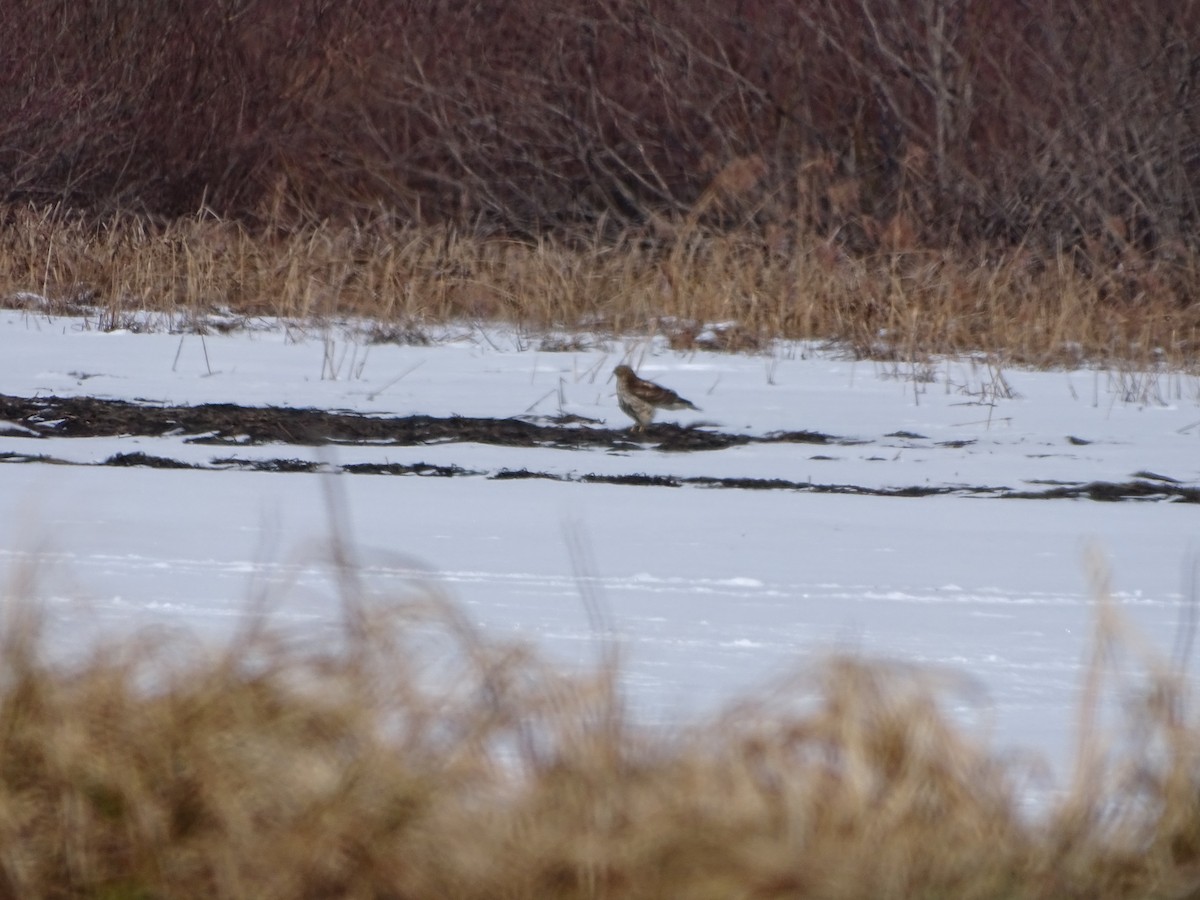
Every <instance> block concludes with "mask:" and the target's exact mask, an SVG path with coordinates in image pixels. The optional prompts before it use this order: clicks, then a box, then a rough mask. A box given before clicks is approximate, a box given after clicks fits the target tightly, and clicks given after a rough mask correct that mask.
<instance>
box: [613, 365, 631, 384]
mask: <svg viewBox="0 0 1200 900" xmlns="http://www.w3.org/2000/svg"><path fill="white" fill-rule="evenodd" d="M613 374H614V375H616V376H617V380H618V381H625V380H626V379H628V378H634V377H636V376H635V375H634V374H633V369H631V368H629V366H626V365H620V366H617V367H616V368H615V369H613Z"/></svg>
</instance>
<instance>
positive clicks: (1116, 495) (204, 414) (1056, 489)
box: [0, 395, 1200, 503]
mask: <svg viewBox="0 0 1200 900" xmlns="http://www.w3.org/2000/svg"><path fill="white" fill-rule="evenodd" d="M0 426H3V427H2V428H0V431H2V432H3V433H7V434H9V435H12V436H18V437H23V438H31V439H34V440H36V439H38V438H45V437H119V436H130V437H132V436H148V437H162V436H183V437H184V438H185V440H187V441H188V442H189V443H198V444H214V445H224V446H246V445H252V444H292V445H308V446H315V445H322V444H369V445H373V446H415V445H421V444H441V443H478V444H493V445H502V446H510V447H557V448H563V449H585V448H598V447H599V448H608V449H613V450H638V449H642V448H647V447H651V448H654V449H659V450H675V451H692V450H719V449H722V448H724V447H731V446H737V445H740V444H751V443H781V442H787V443H799V444H840V445H848V444H860V443H863V442H861V441H854V440H849V439H845V438H837V437H833V436H831V435H826V434H819V433H816V432H811V431H789V432H778V433H775V434H768V435H761V436H759V435H747V434H725V433H722V432H717V431H711V430H707V429H699V428H681V427H680V426H678V425H671V424H661V425H653V426H651V427H650V428H648V429H647V430H646V431H645V432H644V433H634V432H632V431H630V430H628V429H626V430H618V429H612V428H604V427H596V426H594V425H592V424H590V423H589V421H588V420H581V419H579V418H578V417H565V418H563V419H560V420H549V421H548V420H543V421H540V422H535V421H527V420H524V419H516V418H513V419H479V418H470V417H466V416H452V417H450V418H436V417H433V416H404V417H385V416H365V415H360V414H357V413H351V412H344V411H343V412H336V411H326V410H317V409H292V408H286V407H244V406H237V405H235V404H228V403H221V404H203V405H200V406H161V405H154V404H149V403H130V402H126V401H120V400H101V399H96V398H94V397H29V398H26V397H10V396H5V395H0ZM189 436H190V437H189ZM887 437H890V438H896V439H904V440H928V439H927V438H925V437H923V436H922V435H917V434H910V433H905V432H896V433H894V434H891V435H887ZM965 443H969V442H961V441H952V442H944V443H940V444H936V445H934V446H944V447H960V446H963V445H964V444H965ZM0 462H14V463H20V462H41V463H48V464H59V465H64V464H68V463H66V462H65V461H64V460H60V459H55V458H54V457H52V456H50V455H46V454H33V453H29V454H26V453H14V452H8V453H0ZM95 465H103V466H141V467H149V468H163V469H241V470H248V471H262V472H317V471H321V470H323V469H325V468H327V466H328V464H326V463H322V462H314V461H310V460H300V459H284V458H276V459H257V460H247V459H239V458H236V457H218V458H215V459H213V460H212V461H211V462H210V463H207V464H198V465H193V464H191V463H187V462H183V461H181V460H176V459H171V458H168V457H162V456H152V455H149V454H146V453H142V452H133V453H117V454H115V455H113V456H111V457H109V458H108V459H106V460H103V461H102V462H99V463H95ZM337 468H338V470H339V471H342V472H346V473H349V474H372V475H417V476H421V477H439V478H459V477H486V478H490V479H493V480H498V481H500V480H519V479H541V480H551V481H560V482H575V483H581V484H619V485H631V486H640V487H698V488H733V489H737V490H784V491H794V492H800V493H814V494H851V495H860V496H874V497H928V496H937V495H955V496H972V497H998V498H1009V499H1023V500H1057V499H1089V500H1101V501H1120V500H1167V501H1173V502H1181V503H1200V489H1198V488H1195V487H1189V486H1187V485H1184V484H1181V483H1179V482H1178V481H1176V480H1175V479H1173V478H1170V477H1168V476H1165V475H1157V474H1155V473H1153V472H1138V473H1136V474H1135V475H1134V476H1133V478H1132V480H1130V481H1127V482H1122V483H1113V482H1088V483H1082V482H1067V483H1061V482H1053V483H1044V484H1039V485H1033V486H1030V487H1025V488H1019V489H1018V488H1011V487H1002V486H987V485H980V486H969V485H957V486H951V485H943V486H937V487H929V486H914V487H879V488H875V487H862V486H859V485H848V484H815V483H812V482H807V481H805V482H801V481H789V480H787V479H782V478H717V477H710V476H687V477H683V476H673V475H645V474H626V475H597V474H593V473H588V474H582V475H577V474H560V473H553V472H538V471H530V470H528V469H501V470H499V471H493V472H487V471H480V470H471V469H464V468H461V467H459V466H454V465H449V466H446V465H432V464H429V463H411V464H406V463H350V464H347V465H341V466H338V467H337Z"/></svg>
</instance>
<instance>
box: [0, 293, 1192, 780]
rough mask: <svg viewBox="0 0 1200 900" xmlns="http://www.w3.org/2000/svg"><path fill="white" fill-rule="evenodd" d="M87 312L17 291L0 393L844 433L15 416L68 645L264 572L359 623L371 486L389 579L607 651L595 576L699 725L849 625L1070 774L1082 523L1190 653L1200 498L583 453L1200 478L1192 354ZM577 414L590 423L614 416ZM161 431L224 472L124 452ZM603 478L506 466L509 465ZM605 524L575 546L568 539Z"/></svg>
mask: <svg viewBox="0 0 1200 900" xmlns="http://www.w3.org/2000/svg"><path fill="white" fill-rule="evenodd" d="M91 324H92V323H90V322H89V321H88V320H87V319H84V318H49V317H45V316H36V315H33V314H31V313H28V312H20V311H12V312H9V311H0V394H3V395H8V396H17V397H32V396H46V395H55V396H60V397H63V396H93V397H102V398H115V399H126V400H138V401H143V402H146V403H154V404H200V403H238V404H244V405H280V406H291V407H306V408H307V407H312V408H321V409H328V410H350V411H355V412H359V413H364V414H371V415H381V416H383V415H386V416H408V415H413V414H427V415H433V416H450V415H462V416H476V417H497V418H508V417H514V416H526V417H553V416H559V415H561V414H573V415H577V416H581V417H586V418H587V419H591V420H597V422H600V421H603V422H605V423H606V424H607V426H608V427H618V428H623V427H625V426H626V424H628V422H627V420H626V419H625V417H624V416H623V414H622V413H621V412H620V411H619V410H618V409H617V405H616V400H615V397H614V385H613V382H612V381H611V379H610V377H609V375H610V372H611V370H612V368H613V367H614V366H615V365H616V364H617V363H618V362H620V361H622V360H623V359H626V358H628V359H629V360H630V361H631V362H632V364H633V365H634V366H635V368H638V369H639V371H640V374H642V375H643V376H644V377H648V378H651V379H653V380H656V381H660V382H662V383H664V384H666V385H668V386H669V387H671V388H673V389H675V390H677V391H678V392H679V393H680V394H682V395H683V396H685V397H688V398H689V399H691V400H692V401H694V402H695V403H696V405H698V406H700V407H701V408H702V410H703V411H702V412H697V413H693V412H690V411H687V412H684V413H665V414H662V415H660V419H661V420H665V421H677V422H679V423H681V424H695V423H703V424H704V426H705V427H711V428H713V429H716V430H720V431H722V432H726V433H746V434H754V435H765V434H769V433H772V432H776V431H800V430H808V431H814V432H821V433H824V434H827V435H830V436H832V437H834V438H836V439H837V440H836V441H834V442H833V443H830V444H826V445H813V444H796V443H777V444H773V443H755V444H748V445H743V446H738V447H731V448H728V449H724V450H717V451H706V452H687V453H671V452H663V451H659V450H656V449H654V446H653V445H652V444H646V445H637V444H635V443H628V444H621V445H620V446H618V447H615V448H606V449H591V450H569V449H555V448H551V447H536V448H519V447H499V446H486V445H479V444H467V443H450V442H447V443H439V444H425V445H419V446H410V447H404V446H378V445H376V446H366V447H363V446H348V445H339V446H336V447H329V446H326V447H310V446H303V445H290V444H289V445H287V446H275V445H272V446H263V445H257V446H249V445H248V446H237V447H229V446H224V447H214V446H210V445H204V444H196V443H190V442H189V441H188V436H187V435H178V434H177V435H172V436H165V437H153V438H148V437H138V438H132V437H96V438H66V437H34V436H31V434H30V433H29V431H28V430H27V429H26V428H24V427H23V426H19V425H17V424H6V423H5V422H3V421H0V460H3V459H4V458H5V456H6V455H8V458H10V459H28V458H29V457H30V456H31V455H36V456H41V457H47V458H52V459H54V460H57V461H60V462H70V463H80V465H60V464H49V463H36V462H35V463H28V462H23V463H16V462H13V463H11V464H9V465H0V512H2V514H3V521H4V526H3V529H2V530H0V535H2V537H0V564H3V565H4V566H5V567H6V568H7V569H8V570H9V572H10V573H15V572H17V571H20V570H21V569H22V567H23V566H26V565H27V564H28V563H30V562H33V563H36V569H37V571H39V572H40V576H41V577H40V581H39V587H38V593H39V594H40V596H42V597H43V598H44V599H45V600H46V601H47V605H48V606H49V608H50V609H51V611H52V613H53V615H54V621H55V623H56V626H57V627H58V628H59V633H60V634H61V635H62V639H63V640H65V641H66V642H67V644H68V645H69V644H70V642H71V638H72V635H75V636H76V637H77V636H78V635H82V634H85V633H88V634H90V633H91V630H92V629H94V628H95V627H96V626H97V623H100V624H102V625H103V626H104V627H107V628H114V629H118V630H120V629H126V628H130V629H132V628H134V627H138V626H142V625H147V624H161V623H168V624H178V625H183V626H186V627H188V628H192V629H195V630H196V631H198V632H199V633H201V634H206V633H221V632H223V631H225V630H227V629H228V628H229V627H230V626H231V624H233V623H235V622H236V621H237V620H238V619H239V618H240V617H241V616H243V615H245V614H246V611H247V608H248V597H249V596H251V595H252V594H253V593H254V592H256V591H258V590H261V589H262V588H264V587H266V588H268V589H269V594H270V596H271V598H272V603H273V608H274V615H275V617H276V621H277V622H279V623H280V624H283V625H287V626H289V627H295V628H297V629H299V630H300V631H301V632H303V633H306V634H308V635H310V636H316V637H319V636H320V635H321V634H322V633H323V630H324V629H328V628H329V627H330V626H331V624H332V623H334V622H335V621H336V618H337V614H338V613H337V602H336V590H335V588H334V586H333V581H332V579H331V577H330V573H329V569H328V565H327V558H328V553H327V543H328V534H329V528H330V524H329V517H328V515H327V511H326V503H325V498H326V492H325V487H326V486H327V485H328V483H329V482H330V481H331V480H332V481H333V482H334V483H335V485H336V491H337V492H338V493H339V494H340V496H342V497H343V498H344V500H345V505H346V509H347V510H348V514H349V525H350V530H351V535H350V536H351V538H352V540H353V542H354V545H355V546H356V547H357V548H358V549H357V552H358V556H359V563H360V565H361V566H362V569H363V572H364V575H365V577H366V579H367V580H368V581H369V583H370V584H371V585H372V586H374V587H375V588H377V589H378V590H380V591H384V592H391V591H395V592H401V591H403V590H404V589H406V587H407V586H409V585H411V584H412V583H413V580H414V579H417V580H429V579H432V580H434V581H436V582H437V583H440V584H442V585H444V586H445V587H446V588H447V589H448V590H449V591H450V592H451V593H452V594H453V595H454V596H455V597H457V598H458V599H459V600H460V601H461V603H462V604H463V606H464V608H465V609H466V610H467V611H468V614H469V615H470V616H471V618H472V619H474V620H475V621H477V622H480V623H483V624H485V625H487V626H488V627H490V628H494V629H495V630H497V631H498V632H500V633H503V634H505V635H517V636H520V637H524V638H528V639H529V640H531V641H534V642H536V643H537V644H539V645H541V646H542V647H544V648H545V649H546V650H547V651H548V652H550V653H551V654H554V655H555V656H557V657H558V658H560V659H562V660H563V661H564V662H565V663H568V664H574V663H576V662H580V663H587V662H589V661H591V660H594V659H596V657H597V655H598V653H599V643H600V637H599V636H598V634H597V632H596V629H595V624H594V621H592V619H590V618H589V612H588V609H587V608H586V604H585V603H584V602H583V600H582V599H581V591H588V592H595V595H596V596H597V597H598V598H599V600H600V606H601V609H602V610H603V612H604V614H605V617H606V619H607V621H608V622H609V623H610V624H611V626H612V627H613V628H615V630H616V632H617V634H618V635H619V636H620V641H621V646H622V650H623V653H624V659H625V674H624V679H625V685H626V688H627V691H628V693H629V696H630V698H631V700H632V704H633V707H634V708H635V709H636V710H637V711H638V712H639V714H640V715H641V716H642V717H643V718H644V719H646V720H648V721H652V722H663V723H672V722H678V721H682V720H684V719H686V718H687V717H689V716H693V715H696V714H700V713H705V712H711V711H714V710H716V709H717V708H718V707H719V706H720V704H721V703H723V702H725V701H728V700H730V699H733V698H734V697H736V696H738V695H739V694H745V693H746V692H750V691H754V690H756V689H761V686H762V685H764V684H766V683H767V682H768V681H769V680H770V679H772V678H776V677H779V676H782V675H784V674H786V673H788V672H789V671H794V670H795V669H796V668H797V667H799V666H803V665H804V664H806V663H810V662H812V661H814V660H817V659H819V658H820V657H821V656H822V655H823V654H825V653H827V652H830V651H836V650H854V651H861V652H863V653H865V654H868V655H872V656H884V657H888V658H898V659H903V660H911V661H915V662H918V663H921V664H925V665H931V666H935V667H947V668H949V669H951V670H952V671H954V672H956V673H959V674H962V675H965V676H967V678H969V679H972V680H973V681H974V682H975V683H977V685H978V687H979V693H978V695H977V697H976V698H975V701H974V705H973V706H971V707H970V708H969V709H966V708H964V711H963V712H964V716H967V717H968V718H969V719H970V721H972V722H974V723H976V725H975V727H980V728H986V729H989V731H987V732H986V733H987V734H989V735H990V740H991V741H992V743H993V744H994V745H995V746H996V747H997V748H1000V749H1002V750H1016V749H1028V750H1032V751H1034V752H1037V753H1041V754H1044V755H1045V756H1046V758H1047V759H1048V760H1049V761H1050V762H1051V764H1052V765H1053V766H1054V767H1055V768H1056V769H1057V770H1058V772H1059V774H1060V775H1061V774H1062V772H1063V767H1064V765H1065V761H1066V759H1067V758H1068V755H1069V751H1070V746H1071V743H1070V742H1071V740H1072V739H1073V737H1074V733H1073V726H1074V721H1075V709H1076V706H1077V699H1078V692H1079V688H1080V684H1081V678H1082V674H1083V671H1084V666H1085V663H1086V660H1087V650H1088V638H1089V635H1090V629H1091V627H1092V621H1093V610H1094V604H1095V597H1094V596H1093V593H1092V591H1091V590H1090V588H1089V586H1088V577H1087V570H1086V564H1085V549H1086V548H1087V547H1089V546H1094V547H1096V548H1097V549H1098V550H1099V551H1101V553H1102V554H1103V556H1104V557H1105V558H1106V559H1107V560H1108V563H1109V565H1110V566H1111V569H1112V573H1113V580H1112V587H1113V599H1114V602H1115V604H1116V606H1117V607H1118V609H1119V610H1120V612H1121V613H1122V614H1123V615H1124V616H1125V617H1126V618H1127V619H1128V620H1129V621H1130V622H1131V623H1133V624H1134V625H1136V626H1137V628H1138V629H1140V631H1141V632H1143V633H1144V634H1145V635H1146V637H1147V638H1148V639H1149V641H1150V642H1151V644H1152V645H1154V646H1156V647H1158V648H1159V649H1160V650H1161V651H1162V652H1163V654H1164V656H1167V657H1169V656H1170V654H1171V652H1172V648H1173V646H1174V645H1175V643H1176V641H1177V639H1178V638H1179V634H1180V627H1181V624H1180V623H1181V622H1182V621H1184V620H1186V618H1187V616H1188V614H1189V611H1190V610H1191V608H1192V607H1191V604H1192V603H1194V602H1195V601H1196V597H1195V589H1196V584H1195V583H1194V575H1193V573H1192V570H1191V567H1192V561H1193V558H1194V556H1195V554H1196V553H1197V550H1198V549H1200V546H1198V540H1197V538H1198V537H1200V528H1198V526H1200V507H1198V506H1197V505H1195V504H1193V503H1181V502H1168V501H1167V500H1163V499H1158V500H1145V501H1127V502H1120V503H1100V502H1094V501H1089V500H1012V499H996V498H989V497H987V496H979V495H973V496H968V495H962V496H956V495H948V496H938V497H924V498H913V497H872V496H843V495H836V494H827V493H824V494H823V493H811V492H806V491H798V490H737V489H712V488H704V487H678V488H671V487H649V486H625V485H615V484H608V483H594V482H588V481H586V480H585V479H583V478H582V476H586V475H588V474H593V473H594V474H604V475H624V474H640V473H645V474H658V475H674V476H679V477H684V478H687V477H695V476H715V477H748V478H762V479H766V478H778V479H785V480H787V481H791V482H812V483H814V484H822V485H855V486H860V487H868V488H872V487H912V486H964V487H972V488H974V487H992V488H1009V489H1025V488H1029V489H1031V490H1032V489H1037V490H1042V489H1044V488H1045V486H1046V485H1047V484H1055V483H1060V482H1063V483H1072V484H1074V483H1083V482H1093V481H1108V482H1116V483H1122V482H1128V481H1130V480H1150V481H1159V482H1161V483H1163V484H1177V485H1184V486H1195V485H1196V484H1197V483H1198V482H1200V382H1198V381H1197V379H1196V378H1194V377H1191V376H1187V375H1179V374H1168V373H1153V372H1151V373H1147V372H1124V373H1122V372H1107V371H1092V370H1084V369H1081V370H1078V371H1069V372H1063V371H1058V372H1028V371H1021V370H1016V369H1008V368H1005V369H1003V370H1000V369H997V368H995V367H993V366H989V365H987V364H986V363H985V362H981V361H978V360H976V361H970V360H943V361H939V362H936V363H934V364H932V365H929V366H912V365H908V364H892V363H888V364H881V363H870V362H862V361H857V362H856V361H854V360H852V359H850V358H849V357H848V356H846V355H845V354H841V353H838V352H836V351H834V350H823V349H820V348H816V347H813V346H811V345H786V346H780V347H778V348H776V350H775V351H774V352H773V353H770V354H763V355H756V356H750V355H724V354H714V353H686V354H681V353H675V352H671V351H669V350H666V349H665V348H664V347H663V346H662V345H661V344H659V343H657V342H655V341H649V340H638V339H635V338H631V339H629V340H627V341H612V340H609V341H603V340H596V341H594V342H591V344H590V345H589V346H588V348H587V349H581V350H576V351H571V352H548V351H543V350H540V349H539V346H541V342H542V338H541V336H537V335H526V334H519V333H516V332H513V331H505V330H503V329H486V330H485V329H480V328H473V327H468V326H463V327H461V328H457V329H448V330H447V331H446V333H445V334H443V335H442V336H441V339H440V340H437V341H435V342H433V343H432V344H430V345H427V346H399V345H395V344H379V345H369V344H367V343H366V342H365V341H364V340H362V339H361V338H355V337H354V334H355V332H353V331H346V330H344V329H340V328H332V327H331V328H329V329H325V330H322V329H320V328H316V327H309V328H306V329H301V328H299V327H296V326H290V327H285V326H284V325H281V324H279V323H271V322H262V323H252V324H253V327H251V328H248V329H243V330H239V331H235V332H232V333H230V334H216V333H212V334H208V335H206V336H203V337H201V336H200V335H197V334H194V333H189V334H182V335H181V334H172V333H169V332H168V331H166V330H160V331H157V332H153V333H131V332H129V331H117V332H108V333H105V332H100V331H97V330H95V328H93V327H90V326H91ZM578 427H591V426H589V425H587V424H583V425H580V426H578ZM131 451H141V452H144V453H147V454H149V455H153V456H166V457H172V458H176V459H180V460H183V461H187V462H190V463H194V464H199V465H202V466H210V467H209V468H198V469H186V470H174V469H151V468H114V467H105V466H99V465H88V464H90V463H99V462H102V461H103V460H106V459H108V458H109V457H111V456H112V455H113V454H115V453H120V452H131ZM230 456H235V457H239V458H244V459H253V458H263V457H269V458H276V459H301V460H320V461H323V462H325V463H328V464H329V466H328V467H327V468H328V469H330V470H336V468H337V466H338V465H345V464H348V463H351V462H362V461H374V462H383V461H387V462H393V463H415V462H424V463H431V464H437V465H457V466H460V467H462V468H464V469H467V470H471V471H473V472H476V473H479V474H476V475H474V476H470V477H456V478H432V477H415V476H396V475H365V474H356V475H331V474H297V473H280V472H250V471H237V470H226V469H223V468H221V467H220V466H214V465H213V460H214V459H218V458H228V457H230ZM516 469H528V470H530V471H536V472H542V473H551V474H562V475H571V476H580V477H579V478H577V479H576V480H573V481H549V480H500V479H494V478H491V477H489V474H491V473H495V472H498V471H501V470H516ZM578 545H582V546H583V547H584V548H585V551H584V552H583V554H582V557H583V558H581V554H580V553H579V552H572V550H571V549H570V548H571V547H572V546H578Z"/></svg>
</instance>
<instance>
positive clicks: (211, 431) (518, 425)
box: [0, 395, 856, 452]
mask: <svg viewBox="0 0 1200 900" xmlns="http://www.w3.org/2000/svg"><path fill="white" fill-rule="evenodd" d="M0 420H4V421H5V422H7V423H9V426H10V428H11V432H10V433H12V434H14V435H19V436H22V437H31V438H38V437H123V436H128V437H163V436H174V435H180V436H183V437H184V438H185V439H186V440H187V441H188V442H189V443H194V444H212V445H226V446H253V445H262V444H296V445H304V446H319V445H324V444H376V445H379V446H396V447H409V446H417V445H421V444H440V443H475V444H492V445H498V446H505V447H555V448H560V449H574V448H578V449H595V448H609V449H616V450H638V449H642V448H645V447H654V448H655V449H659V450H671V451H679V452H687V451H694V450H722V449H724V448H726V447H733V446H737V445H740V444H751V443H795V444H852V443H856V442H855V441H850V440H847V439H842V438H837V437H834V436H832V435H827V434H820V433H818V432H813V431H789V432H779V433H776V434H770V435H765V436H758V435H746V434H725V433H722V432H719V431H712V430H708V429H700V428H682V427H680V426H678V425H671V424H669V423H664V424H660V425H652V426H651V427H650V428H648V429H646V430H645V431H644V432H633V431H631V430H630V429H614V428H603V427H589V426H587V425H585V424H581V423H580V422H579V421H578V420H572V421H571V422H569V423H566V424H564V423H562V422H560V421H553V422H550V423H542V422H532V421H528V420H526V419H520V418H510V419H483V418H472V417H469V416H450V417H448V418H438V417H435V416H421V415H417V416H400V417H388V416H366V415H360V414H358V413H352V412H346V411H336V410H334V411H330V410H320V409H292V408H284V407H247V406H238V405H236V404H232V403H208V404H201V405H198V406H161V405H156V404H151V403H130V402H127V401H121V400H101V399H97V398H94V397H10V396H4V395H0Z"/></svg>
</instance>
